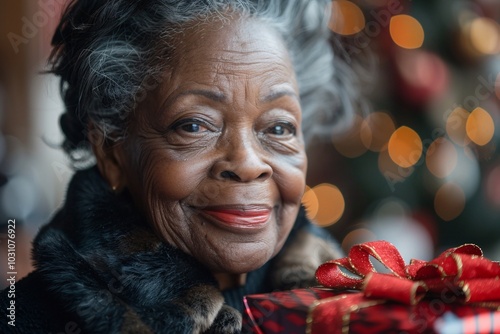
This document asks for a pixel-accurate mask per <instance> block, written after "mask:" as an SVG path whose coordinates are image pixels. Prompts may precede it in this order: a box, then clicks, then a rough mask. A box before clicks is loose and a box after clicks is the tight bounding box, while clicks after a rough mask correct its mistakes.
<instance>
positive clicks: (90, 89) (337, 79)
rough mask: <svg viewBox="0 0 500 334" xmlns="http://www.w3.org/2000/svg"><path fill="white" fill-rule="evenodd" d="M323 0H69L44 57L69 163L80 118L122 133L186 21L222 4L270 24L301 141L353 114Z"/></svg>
mask: <svg viewBox="0 0 500 334" xmlns="http://www.w3.org/2000/svg"><path fill="white" fill-rule="evenodd" d="M330 2H331V0H113V1H105V0H72V1H71V2H70V4H69V5H68V7H67V9H66V11H65V13H64V15H63V17H62V19H61V22H60V24H59V26H58V28H57V30H56V33H55V35H54V37H53V40H52V44H53V45H54V50H53V53H52V55H51V57H50V59H49V61H50V63H51V65H52V68H51V71H50V72H52V73H54V74H56V75H58V76H60V78H61V94H62V97H63V100H64V104H65V108H66V110H65V113H63V115H62V116H61V118H60V125H61V129H62V131H63V133H64V135H65V139H64V142H63V144H62V147H63V149H64V150H65V151H66V152H67V153H68V155H69V156H70V158H71V159H72V161H73V162H74V163H75V165H76V163H78V162H88V160H89V159H92V157H93V155H92V151H91V146H90V142H89V141H90V140H92V134H91V133H89V130H88V124H89V122H92V123H93V124H94V125H95V126H96V128H97V129H98V131H100V132H102V133H103V134H104V138H106V140H114V141H116V140H120V139H121V138H123V136H124V135H125V134H126V130H127V121H128V119H129V115H130V113H132V112H133V111H134V109H135V106H136V105H137V103H139V102H140V101H141V100H143V99H144V98H145V96H146V95H147V93H148V91H150V90H151V89H154V88H155V87H157V86H158V85H159V83H160V82H161V80H162V79H161V73H162V72H163V71H164V70H165V69H166V68H168V66H169V58H170V56H171V55H172V53H173V49H174V45H172V44H171V43H169V42H170V41H171V40H172V37H173V36H174V35H176V34H178V33H181V32H182V31H183V29H184V28H186V26H187V24H188V23H189V22H193V21H194V20H200V19H201V20H203V19H210V17H213V16H214V15H216V16H218V17H223V16H224V14H223V13H226V12H228V11H231V12H234V13H237V14H239V15H243V16H246V17H252V18H256V19H259V20H261V21H262V22H264V23H266V24H269V25H270V26H272V27H274V28H275V29H276V30H277V31H278V32H279V33H280V34H281V36H282V38H283V40H284V41H285V43H286V45H287V47H288V50H289V53H290V56H291V59H292V62H293V65H294V69H295V72H296V75H297V81H298V84H299V90H300V99H301V105H302V112H303V124H302V125H303V131H304V136H305V139H306V143H307V142H308V141H310V139H311V138H313V137H314V136H316V135H320V136H324V135H331V134H332V132H334V131H335V129H336V128H339V127H340V128H342V127H344V125H345V123H346V122H349V121H350V119H351V118H352V116H353V114H354V111H353V107H352V105H353V101H354V99H355V98H356V90H355V89H354V88H353V87H354V85H353V78H354V76H353V73H352V69H351V68H350V67H349V66H348V65H347V64H346V63H345V62H343V61H342V60H341V59H340V58H339V57H336V56H335V55H334V51H333V49H332V40H331V38H332V36H331V33H330V30H329V29H328V20H329V18H330V15H329V14H330V10H329V5H330Z"/></svg>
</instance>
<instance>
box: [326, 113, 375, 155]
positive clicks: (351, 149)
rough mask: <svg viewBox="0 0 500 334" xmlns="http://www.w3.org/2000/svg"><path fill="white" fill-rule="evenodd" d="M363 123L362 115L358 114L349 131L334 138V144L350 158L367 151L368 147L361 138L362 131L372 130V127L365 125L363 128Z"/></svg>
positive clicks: (341, 152)
mask: <svg viewBox="0 0 500 334" xmlns="http://www.w3.org/2000/svg"><path fill="white" fill-rule="evenodd" d="M362 124H363V119H362V118H361V116H359V115H356V116H355V118H354V121H353V124H352V127H351V128H350V129H349V131H348V132H346V133H344V134H342V135H339V136H337V137H335V138H333V139H332V141H333V146H334V147H335V148H336V149H337V151H338V152H339V153H340V154H342V155H343V156H345V157H348V158H356V157H359V156H360V155H362V154H363V153H365V152H366V151H367V148H366V147H365V145H364V144H363V140H362V139H361V138H362V136H361V132H362V131H365V132H366V131H370V129H369V128H366V127H365V128H364V129H363V130H362V127H361V125H362ZM364 136H365V137H366V136H370V137H371V134H369V135H367V134H365V135H364Z"/></svg>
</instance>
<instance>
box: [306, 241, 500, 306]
mask: <svg viewBox="0 0 500 334" xmlns="http://www.w3.org/2000/svg"><path fill="white" fill-rule="evenodd" d="M370 256H372V257H373V258H374V259H376V260H378V261H379V262H380V263H382V264H383V265H384V266H385V267H386V268H387V269H389V270H390V271H391V272H392V274H384V273H379V272H377V271H376V270H375V268H374V267H373V264H372V263H371V261H370ZM342 269H344V271H343V270H342ZM345 271H347V272H350V274H348V273H347V272H345ZM353 274H354V275H357V276H358V277H355V276H353ZM499 277H500V263H498V262H494V261H490V260H488V259H486V258H484V257H483V252H482V250H481V248H479V247H478V246H476V245H473V244H465V245H462V246H459V247H456V248H450V249H448V250H446V251H445V252H443V253H442V254H441V255H439V256H438V257H437V258H435V259H434V260H432V261H429V262H426V261H421V260H411V262H410V264H409V265H405V263H404V260H403V258H402V257H401V254H400V253H399V252H398V250H397V249H396V247H394V245H392V244H391V243H389V242H387V241H374V242H367V243H364V244H360V245H356V246H353V247H352V248H351V250H350V251H349V256H348V257H345V258H342V259H338V260H332V261H328V262H326V263H324V264H322V265H321V266H320V267H319V268H318V269H317V271H316V278H317V280H318V282H319V283H320V284H322V285H324V286H326V287H329V288H335V289H356V290H361V291H362V292H363V294H364V296H365V297H372V298H384V299H390V300H395V301H399V302H402V303H405V304H408V305H415V304H417V303H418V302H419V301H420V300H421V299H422V298H424V297H425V296H426V295H428V294H432V295H434V296H438V297H441V298H443V299H444V298H447V299H448V300H449V299H450V293H452V294H453V295H452V296H455V297H453V298H454V300H457V301H461V302H463V303H483V302H500V279H499Z"/></svg>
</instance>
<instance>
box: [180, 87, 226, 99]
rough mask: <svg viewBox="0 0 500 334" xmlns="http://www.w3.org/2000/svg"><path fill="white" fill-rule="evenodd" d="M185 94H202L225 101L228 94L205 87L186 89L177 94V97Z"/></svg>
mask: <svg viewBox="0 0 500 334" xmlns="http://www.w3.org/2000/svg"><path fill="white" fill-rule="evenodd" d="M184 95H201V96H204V97H206V98H208V99H210V100H213V101H215V102H223V101H224V100H225V99H226V96H225V95H224V94H223V93H219V92H215V91H211V90H205V89H191V90H187V91H184V92H182V93H180V94H179V95H177V96H176V97H175V99H177V98H179V97H181V96H184Z"/></svg>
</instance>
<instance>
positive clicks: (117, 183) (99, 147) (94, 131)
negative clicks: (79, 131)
mask: <svg viewBox="0 0 500 334" xmlns="http://www.w3.org/2000/svg"><path fill="white" fill-rule="evenodd" d="M88 140H89V142H90V144H91V146H92V151H93V152H94V155H95V157H96V162H97V168H98V169H99V172H100V173H101V175H102V177H103V178H104V179H105V180H106V181H107V182H108V184H109V186H110V188H111V189H113V191H114V192H120V191H122V190H123V189H124V188H126V186H127V182H126V180H127V178H126V177H125V169H124V166H125V164H124V159H123V147H122V145H120V144H119V143H110V142H109V141H108V140H106V137H105V135H104V133H103V131H102V130H101V129H100V128H99V127H98V126H97V125H96V124H94V122H90V123H89V126H88Z"/></svg>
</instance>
